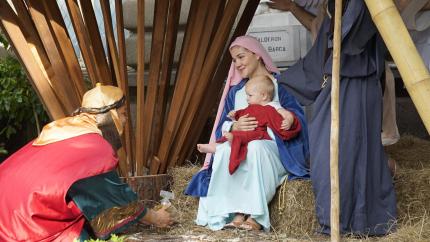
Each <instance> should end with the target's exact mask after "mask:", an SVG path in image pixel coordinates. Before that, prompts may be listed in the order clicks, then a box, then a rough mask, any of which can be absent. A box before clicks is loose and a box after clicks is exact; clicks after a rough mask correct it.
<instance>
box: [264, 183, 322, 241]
mask: <svg viewBox="0 0 430 242" xmlns="http://www.w3.org/2000/svg"><path fill="white" fill-rule="evenodd" d="M270 220H271V223H272V226H273V229H274V230H275V231H276V232H277V233H280V234H286V235H287V236H293V237H309V236H311V235H313V234H314V233H315V231H316V230H317V229H318V228H319V225H318V222H317V219H316V215H315V199H314V195H313V191H312V184H311V181H309V180H306V181H305V180H298V181H287V180H286V181H284V183H283V184H282V185H281V187H280V188H279V189H278V191H277V192H276V195H275V197H274V198H273V199H272V202H271V203H270Z"/></svg>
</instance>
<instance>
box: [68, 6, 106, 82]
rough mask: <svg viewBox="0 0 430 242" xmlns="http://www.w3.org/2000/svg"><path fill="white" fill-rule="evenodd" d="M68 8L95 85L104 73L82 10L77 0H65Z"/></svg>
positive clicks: (89, 73) (89, 74)
mask: <svg viewBox="0 0 430 242" xmlns="http://www.w3.org/2000/svg"><path fill="white" fill-rule="evenodd" d="M65 1H66V5H67V9H68V11H69V15H70V20H71V22H72V24H73V28H74V30H75V33H76V37H77V39H78V43H79V48H80V50H81V53H82V57H83V59H84V62H85V66H86V67H87V72H88V76H89V77H90V79H91V82H92V84H93V86H94V85H95V84H96V83H97V82H98V81H100V80H102V75H101V73H100V70H99V68H98V67H97V64H96V60H95V58H94V51H93V48H92V44H91V41H90V36H89V34H88V30H87V28H86V27H85V24H84V20H83V19H82V15H81V10H80V8H79V4H78V2H77V0H65Z"/></svg>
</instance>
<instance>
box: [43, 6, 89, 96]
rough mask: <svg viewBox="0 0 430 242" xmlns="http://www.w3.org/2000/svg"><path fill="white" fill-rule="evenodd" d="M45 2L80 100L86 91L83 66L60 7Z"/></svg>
mask: <svg viewBox="0 0 430 242" xmlns="http://www.w3.org/2000/svg"><path fill="white" fill-rule="evenodd" d="M43 4H44V7H45V11H46V13H47V14H48V18H49V20H50V25H51V28H52V30H53V33H54V35H55V36H56V38H55V39H56V40H57V41H58V43H57V45H58V46H59V51H60V52H61V54H62V56H63V58H64V59H63V61H64V62H65V64H66V67H67V70H68V72H69V74H70V78H71V80H72V82H73V84H74V86H75V89H76V92H77V93H78V95H79V101H81V100H82V96H83V95H84V93H85V91H86V87H85V83H84V77H83V75H82V71H81V67H80V65H79V61H78V58H77V56H76V54H75V50H74V48H73V44H72V42H71V40H70V37H69V34H68V32H67V28H66V25H65V23H64V20H63V17H62V15H61V12H60V9H59V8H58V5H57V4H51V3H48V2H47V1H43Z"/></svg>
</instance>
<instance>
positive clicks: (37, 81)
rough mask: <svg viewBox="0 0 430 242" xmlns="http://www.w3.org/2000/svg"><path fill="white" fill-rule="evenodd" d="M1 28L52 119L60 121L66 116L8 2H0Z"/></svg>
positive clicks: (1, 0)
mask: <svg viewBox="0 0 430 242" xmlns="http://www.w3.org/2000/svg"><path fill="white" fill-rule="evenodd" d="M0 27H1V28H2V30H3V32H4V34H5V35H6V37H7V38H8V41H9V43H10V44H11V46H12V47H13V49H14V52H15V53H16V55H17V57H18V59H19V61H20V62H21V64H22V65H23V66H24V67H25V71H26V73H27V77H28V78H29V80H30V81H31V83H32V85H33V87H34V88H35V90H37V93H38V94H39V98H40V100H42V103H43V105H44V107H45V109H46V111H47V112H48V114H49V116H50V117H51V119H59V118H63V117H65V116H66V114H65V112H64V110H63V108H62V106H61V104H60V102H59V100H58V98H57V96H56V95H55V93H54V91H53V89H52V88H51V86H50V84H49V80H48V79H47V77H46V75H45V74H44V73H43V71H42V69H41V68H44V67H43V66H42V65H41V64H39V63H38V62H37V61H36V59H35V57H34V56H33V53H32V52H31V50H30V47H29V45H28V44H27V41H26V39H25V37H24V34H23V32H22V31H21V29H20V28H19V23H18V18H17V16H16V15H15V13H14V11H13V10H12V8H11V7H10V5H9V4H8V3H7V2H6V0H0Z"/></svg>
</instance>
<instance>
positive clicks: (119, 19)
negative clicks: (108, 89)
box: [115, 0, 135, 174]
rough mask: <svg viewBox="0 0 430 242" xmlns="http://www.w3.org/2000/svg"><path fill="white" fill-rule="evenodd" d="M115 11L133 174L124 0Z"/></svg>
mask: <svg viewBox="0 0 430 242" xmlns="http://www.w3.org/2000/svg"><path fill="white" fill-rule="evenodd" d="M115 12H116V28H117V30H116V31H117V36H118V61H119V73H120V76H121V80H122V81H121V82H120V87H121V89H122V91H123V92H124V95H125V98H126V100H125V105H126V109H127V117H128V118H127V122H126V124H125V130H124V136H125V137H124V138H125V150H126V153H127V159H128V170H129V173H130V174H133V172H134V167H135V162H134V161H135V160H134V149H133V144H134V142H133V141H134V135H133V126H132V124H131V114H130V97H129V90H128V76H127V60H126V50H125V37H124V18H123V8H122V0H115Z"/></svg>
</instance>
